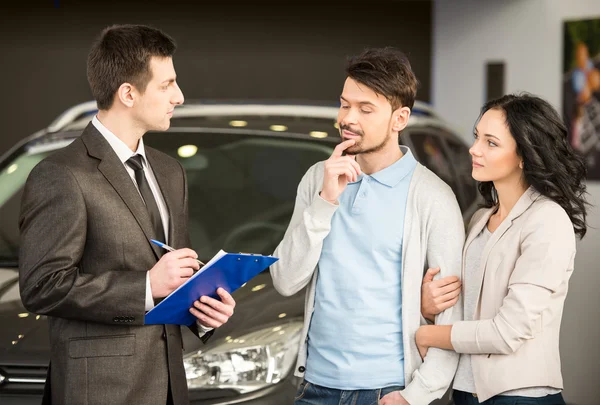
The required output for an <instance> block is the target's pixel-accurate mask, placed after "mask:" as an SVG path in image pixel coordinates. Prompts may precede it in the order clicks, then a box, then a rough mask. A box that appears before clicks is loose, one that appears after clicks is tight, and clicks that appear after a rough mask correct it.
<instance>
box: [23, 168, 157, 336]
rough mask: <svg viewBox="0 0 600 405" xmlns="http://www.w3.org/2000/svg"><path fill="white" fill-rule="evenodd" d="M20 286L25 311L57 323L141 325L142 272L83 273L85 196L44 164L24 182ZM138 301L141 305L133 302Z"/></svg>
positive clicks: (63, 173)
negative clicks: (55, 319)
mask: <svg viewBox="0 0 600 405" xmlns="http://www.w3.org/2000/svg"><path fill="white" fill-rule="evenodd" d="M19 227H20V232H21V250H20V252H19V286H20V292H21V299H22V301H23V305H24V306H25V308H26V309H27V310H28V311H31V312H33V313H37V314H44V315H50V316H55V317H60V318H67V319H76V320H81V321H93V322H100V323H107V324H115V319H114V317H115V315H116V314H117V315H120V318H121V320H122V321H127V323H126V324H128V325H134V324H137V325H141V324H143V319H144V312H145V311H144V297H145V293H146V271H133V270H132V269H106V271H104V272H102V273H100V274H89V273H85V272H84V271H82V269H81V268H80V261H81V258H82V256H83V252H84V248H85V246H86V243H88V241H87V240H86V236H87V232H86V230H87V215H86V202H85V198H84V195H83V193H82V191H81V189H80V187H79V185H78V183H77V180H76V179H75V177H74V176H73V174H72V173H71V171H70V169H69V168H67V167H65V166H63V165H61V164H58V163H54V162H52V161H48V160H45V161H42V162H41V163H40V164H38V165H37V166H36V167H35V168H34V169H33V171H32V172H31V174H30V175H29V178H28V179H27V182H26V184H25V190H24V193H23V198H22V202H21V215H20V220H19ZM132 297H139V299H132Z"/></svg>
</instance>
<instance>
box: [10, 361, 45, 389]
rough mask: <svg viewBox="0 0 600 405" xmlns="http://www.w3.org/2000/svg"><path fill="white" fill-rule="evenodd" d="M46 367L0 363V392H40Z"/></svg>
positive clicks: (42, 387)
mask: <svg viewBox="0 0 600 405" xmlns="http://www.w3.org/2000/svg"><path fill="white" fill-rule="evenodd" d="M47 370H48V367H40V366H15V365H0V392H2V393H32V394H34V393H41V392H43V390H44V383H45V382H46V372H47Z"/></svg>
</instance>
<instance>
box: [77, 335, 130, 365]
mask: <svg viewBox="0 0 600 405" xmlns="http://www.w3.org/2000/svg"><path fill="white" fill-rule="evenodd" d="M134 353H135V335H119V336H101V337H86V338H72V339H69V357H71V358H72V359H79V358H82V357H111V356H133V355H134Z"/></svg>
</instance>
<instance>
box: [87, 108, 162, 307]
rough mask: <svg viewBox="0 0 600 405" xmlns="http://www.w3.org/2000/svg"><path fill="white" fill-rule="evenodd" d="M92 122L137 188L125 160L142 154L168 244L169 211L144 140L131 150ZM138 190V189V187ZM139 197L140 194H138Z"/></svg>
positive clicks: (149, 298)
mask: <svg viewBox="0 0 600 405" xmlns="http://www.w3.org/2000/svg"><path fill="white" fill-rule="evenodd" d="M92 124H93V125H94V126H95V127H96V129H97V130H98V132H100V133H101V134H102V136H104V139H106V141H107V142H108V143H109V144H110V146H111V147H112V148H113V150H114V151H115V153H116V154H117V156H118V157H119V160H120V161H121V163H123V166H125V169H127V173H129V177H131V181H132V182H133V184H134V185H135V187H136V188H138V184H137V181H136V180H135V171H134V170H133V168H131V167H130V166H129V165H128V164H126V163H125V162H127V160H129V158H130V157H132V156H133V155H136V154H137V155H142V157H143V159H142V166H143V168H144V174H145V176H146V180H148V185H149V186H150V190H152V195H154V199H155V200H156V205H157V206H158V211H159V212H160V218H161V220H162V224H163V229H164V231H165V239H166V240H164V241H163V242H165V243H166V244H167V245H168V244H169V211H168V210H167V205H166V204H165V199H164V198H163V196H162V193H161V192H160V189H159V188H158V183H157V181H156V177H154V172H152V168H151V167H150V164H149V163H148V160H147V159H146V152H145V150H144V140H143V139H140V141H139V143H138V147H137V150H136V151H135V152H132V151H131V149H129V146H127V145H126V144H125V142H123V141H122V140H120V139H119V138H117V136H116V135H115V134H113V133H112V132H110V131H109V130H108V128H106V127H105V126H104V125H102V123H101V122H100V121H99V120H98V117H97V116H94V118H93V119H92ZM138 192H139V189H138ZM140 197H141V194H140ZM145 308H146V311H150V310H151V309H152V308H154V299H153V298H152V289H151V288H150V272H147V273H146V307H145Z"/></svg>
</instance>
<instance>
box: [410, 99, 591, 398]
mask: <svg viewBox="0 0 600 405" xmlns="http://www.w3.org/2000/svg"><path fill="white" fill-rule="evenodd" d="M474 137H475V140H474V143H473V146H472V147H471V149H470V153H471V156H472V159H473V172H472V174H473V178H475V180H477V181H478V182H479V191H480V193H481V195H482V196H483V199H484V204H483V208H482V209H480V210H479V211H477V212H476V213H475V215H473V218H472V219H471V222H470V224H469V227H468V231H467V240H466V242H465V246H464V250H463V265H462V294H461V296H460V299H459V300H458V301H459V302H458V305H463V308H464V317H465V318H464V319H465V320H464V321H460V322H457V323H455V324H453V325H425V326H422V327H421V328H420V329H419V330H418V331H417V334H416V340H417V346H418V348H419V352H420V353H421V356H422V357H424V356H425V355H426V353H427V350H428V348H429V347H438V348H442V349H447V350H454V351H456V352H458V353H461V357H460V362H459V366H458V370H457V373H456V377H455V380H454V402H455V403H456V405H465V404H469V405H471V404H473V405H474V404H486V405H487V404H493V405H501V404H507V405H508V404H511V405H514V404H547V405H554V404H564V403H565V402H564V400H563V398H562V395H561V390H562V388H563V382H562V375H561V370H560V355H559V349H558V342H559V332H560V323H561V317H562V312H563V305H564V301H565V297H566V294H567V287H568V281H569V277H570V276H571V274H572V272H573V262H574V258H575V239H576V236H578V237H579V238H582V237H583V236H584V235H585V233H586V205H587V203H586V201H585V198H584V197H585V194H586V187H585V183H584V179H585V174H586V169H585V165H584V163H583V161H582V159H581V158H580V157H579V156H578V155H577V154H575V152H574V151H573V149H572V148H571V146H570V145H569V142H568V140H567V129H566V127H565V125H564V124H563V122H562V120H561V118H560V117H559V115H558V113H557V112H556V111H555V110H554V108H552V106H551V105H550V104H548V103H547V102H546V101H544V100H542V99H540V98H538V97H535V96H532V95H529V94H520V95H507V96H504V97H501V98H499V99H496V100H492V101H490V102H488V103H486V104H485V105H484V106H483V108H482V110H481V115H480V117H479V119H478V121H477V124H476V127H475V130H474ZM430 270H432V269H430ZM426 277H427V276H426ZM423 291H424V294H423V297H422V299H423V302H424V305H423V311H424V315H425V316H426V317H428V318H430V319H431V318H432V317H433V316H435V314H436V313H437V312H439V308H435V307H433V306H429V307H428V306H427V304H426V303H427V302H431V301H432V299H431V298H432V296H427V291H429V290H426V289H424V290H423ZM429 293H430V294H431V291H430V292H429ZM444 293H446V291H443V290H442V289H441V288H440V289H438V290H437V291H436V292H434V293H433V295H439V294H444Z"/></svg>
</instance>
